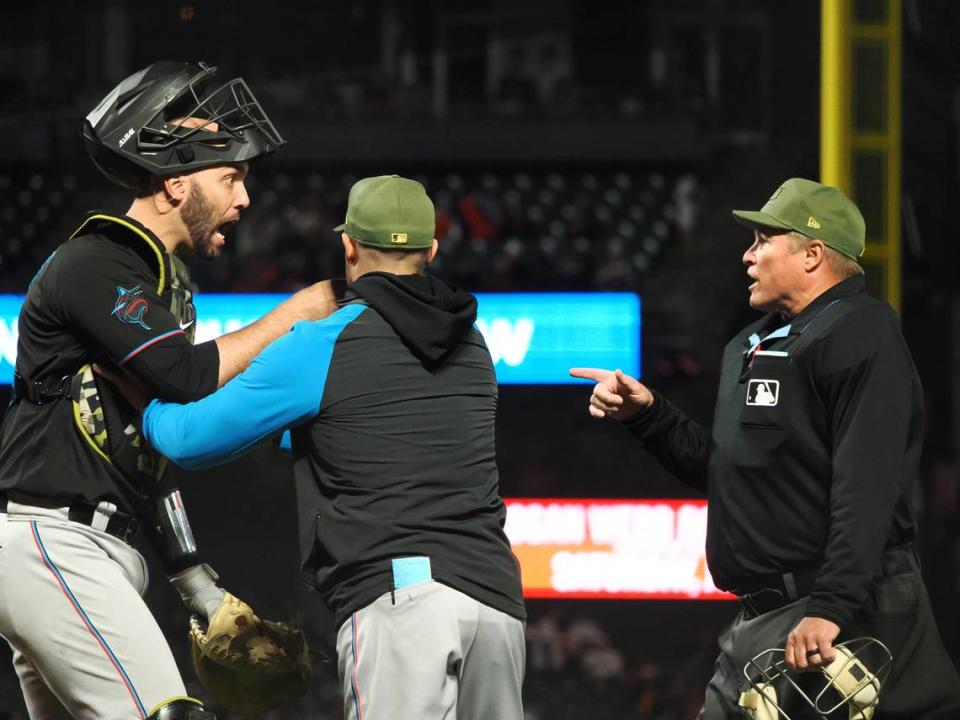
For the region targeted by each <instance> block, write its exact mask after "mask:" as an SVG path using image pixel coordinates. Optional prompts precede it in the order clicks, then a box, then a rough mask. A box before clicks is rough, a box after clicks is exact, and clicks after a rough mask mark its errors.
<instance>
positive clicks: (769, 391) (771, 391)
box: [747, 380, 780, 407]
mask: <svg viewBox="0 0 960 720" xmlns="http://www.w3.org/2000/svg"><path fill="white" fill-rule="evenodd" d="M778 402H780V381H779V380H751V381H750V383H749V384H748V385H747V405H759V406H761V407H773V406H774V405H776V404H777V403H778Z"/></svg>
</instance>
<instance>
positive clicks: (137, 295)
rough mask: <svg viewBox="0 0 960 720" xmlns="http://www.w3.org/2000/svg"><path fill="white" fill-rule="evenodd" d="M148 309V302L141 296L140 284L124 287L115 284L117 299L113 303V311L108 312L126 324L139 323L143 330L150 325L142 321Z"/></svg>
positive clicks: (147, 328)
mask: <svg viewBox="0 0 960 720" xmlns="http://www.w3.org/2000/svg"><path fill="white" fill-rule="evenodd" d="M149 309H150V304H149V303H148V302H147V299H146V298H145V297H143V290H141V289H140V286H139V285H137V286H136V287H132V288H129V289H128V288H125V287H121V286H120V285H117V301H116V303H114V305H113V312H111V313H110V314H111V315H113V316H114V317H115V318H117V319H118V320H120V322H125V323H127V324H128V325H139V326H140V327H142V328H143V329H144V330H150V329H151V328H150V326H149V325H147V324H146V323H145V322H144V321H143V316H144V315H146V314H147V310H149Z"/></svg>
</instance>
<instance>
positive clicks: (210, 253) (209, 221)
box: [180, 182, 221, 261]
mask: <svg viewBox="0 0 960 720" xmlns="http://www.w3.org/2000/svg"><path fill="white" fill-rule="evenodd" d="M180 217H181V218H183V223H184V224H185V225H186V226H187V232H189V233H190V246H191V247H192V248H193V254H194V255H195V256H196V257H197V258H199V259H200V260H207V261H209V260H213V259H215V258H216V257H217V255H219V254H220V251H219V249H217V248H216V247H214V245H213V241H212V240H211V239H210V238H211V236H212V235H213V233H214V232H215V231H216V229H217V227H218V226H219V225H220V223H219V222H218V220H220V219H221V218H220V217H219V215H217V212H216V209H215V208H214V207H213V203H212V202H210V198H208V197H207V195H206V193H205V192H204V191H203V190H202V189H201V188H200V184H199V183H197V182H193V183H191V185H190V195H188V196H187V201H186V202H185V203H184V204H183V208H182V209H181V211H180Z"/></svg>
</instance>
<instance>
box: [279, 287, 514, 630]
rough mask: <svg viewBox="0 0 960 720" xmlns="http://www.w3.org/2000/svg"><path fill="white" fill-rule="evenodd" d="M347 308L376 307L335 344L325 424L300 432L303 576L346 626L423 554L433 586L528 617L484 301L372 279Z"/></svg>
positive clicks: (322, 413) (354, 291) (318, 420)
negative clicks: (501, 476) (398, 564)
mask: <svg viewBox="0 0 960 720" xmlns="http://www.w3.org/2000/svg"><path fill="white" fill-rule="evenodd" d="M346 303H347V304H362V305H365V306H366V309H364V310H363V311H362V312H360V313H359V314H357V315H356V317H355V318H354V319H352V320H350V321H349V322H348V323H347V324H346V325H345V327H344V328H343V330H342V331H340V332H339V334H338V335H337V337H336V343H335V345H334V349H333V355H332V358H331V361H330V365H329V368H328V369H327V377H326V381H325V383H324V390H323V394H322V399H321V402H320V408H319V412H318V414H317V415H316V417H315V418H314V419H313V420H312V421H311V422H309V423H307V424H305V425H302V426H300V427H299V428H296V429H295V430H294V431H293V448H294V469H295V474H296V479H297V493H298V504H299V507H300V514H301V518H300V520H301V549H302V552H303V571H304V575H305V578H306V579H307V581H308V582H309V583H310V584H312V585H314V586H315V587H316V588H317V589H318V590H319V592H320V593H321V595H322V597H323V599H324V601H325V602H326V603H327V605H328V606H329V607H330V608H331V609H332V610H333V612H334V614H335V616H336V622H337V624H338V626H339V624H340V623H342V622H343V621H344V620H346V618H347V617H348V616H349V615H350V613H352V612H354V611H356V610H358V609H360V608H362V607H363V606H365V605H367V604H369V603H370V602H372V601H373V600H374V599H376V598H377V597H379V596H380V595H382V594H384V593H385V592H389V591H390V590H391V589H392V575H391V570H390V568H391V560H392V559H393V558H398V557H407V556H426V557H429V558H430V563H431V568H432V574H433V578H434V579H435V580H437V581H439V582H442V583H444V584H446V585H449V586H451V587H453V588H455V589H457V590H459V591H461V592H463V593H465V594H467V595H469V596H471V597H473V598H475V599H476V600H479V601H480V602H483V603H484V604H486V605H489V606H491V607H494V608H496V609H498V610H502V611H503V612H506V613H508V614H510V615H512V616H514V617H518V618H521V619H522V618H524V617H525V610H524V606H523V598H522V593H521V589H520V575H519V569H518V566H517V562H516V559H515V558H514V556H513V554H512V552H511V551H510V545H509V541H508V540H507V537H506V535H505V534H504V532H503V523H504V520H505V517H506V510H505V508H504V505H503V501H502V500H501V499H500V495H499V482H498V475H497V464H496V452H495V444H494V425H495V420H496V406H497V382H496V377H495V376H494V372H493V363H492V362H491V359H490V354H489V352H488V351H487V347H486V345H485V343H484V341H483V337H482V336H481V335H480V333H479V332H478V331H477V329H476V328H475V327H474V321H475V320H476V314H477V301H476V298H474V297H473V296H472V295H470V294H468V293H466V292H463V291H462V290H459V289H458V288H454V287H451V286H449V285H447V284H446V283H444V282H443V281H441V280H438V279H437V278H435V277H432V276H429V275H427V276H421V275H405V276H398V275H391V274H389V273H370V274H368V275H364V276H363V277H362V278H360V279H359V280H357V281H356V282H355V283H353V284H352V285H351V286H350V287H349V288H348V291H347V295H346ZM307 361H308V359H305V364H306V366H307V367H309V363H308V362H307Z"/></svg>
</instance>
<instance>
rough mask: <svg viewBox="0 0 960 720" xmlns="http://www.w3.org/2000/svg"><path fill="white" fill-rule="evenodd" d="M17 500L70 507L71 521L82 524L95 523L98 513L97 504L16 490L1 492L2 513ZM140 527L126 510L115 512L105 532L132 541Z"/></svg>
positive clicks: (69, 515)
mask: <svg viewBox="0 0 960 720" xmlns="http://www.w3.org/2000/svg"><path fill="white" fill-rule="evenodd" d="M8 501H9V502H15V503H18V504H21V505H33V506H36V507H44V508H58V507H69V510H68V512H67V518H68V519H69V520H70V521H71V522H76V523H80V524H81V525H91V526H92V525H93V521H94V518H95V517H96V515H97V505H86V504H72V505H71V504H69V503H67V502H64V501H63V500H61V499H58V498H41V497H37V496H34V495H26V494H24V493H19V492H17V491H16V490H8V491H6V492H0V513H5V512H6V511H7V502H8ZM139 528H140V521H139V520H138V519H137V518H135V517H134V516H132V515H128V514H127V513H125V512H120V511H116V512H114V513H113V514H112V515H111V516H110V518H109V520H107V526H106V527H105V528H103V530H104V532H106V533H108V534H110V535H113V536H114V537H115V538H119V539H120V540H123V541H124V542H130V539H131V538H132V537H133V536H134V534H136V532H137V530H138V529H139Z"/></svg>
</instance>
